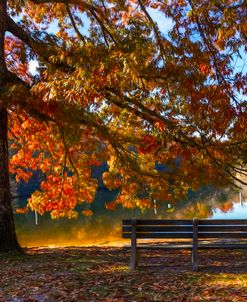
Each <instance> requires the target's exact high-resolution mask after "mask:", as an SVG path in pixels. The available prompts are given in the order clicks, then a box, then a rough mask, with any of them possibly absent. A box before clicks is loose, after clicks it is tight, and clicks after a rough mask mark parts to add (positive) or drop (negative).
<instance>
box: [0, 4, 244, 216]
mask: <svg viewBox="0 0 247 302" xmlns="http://www.w3.org/2000/svg"><path fill="white" fill-rule="evenodd" d="M8 5H9V17H8V18H9V20H11V22H10V21H9V24H10V25H9V28H8V32H9V34H8V35H6V38H5V62H6V64H7V68H8V70H9V71H10V72H11V73H12V75H14V76H15V80H10V81H9V82H8V83H7V84H6V87H5V89H4V91H2V95H1V97H0V99H1V104H2V105H3V106H5V107H7V108H8V112H9V117H10V127H9V142H10V148H11V154H12V156H11V161H10V171H11V173H13V174H14V175H15V176H16V179H17V180H24V181H28V180H29V179H30V177H31V176H32V173H33V171H35V170H39V171H42V173H43V174H44V176H45V178H44V180H43V181H42V183H41V190H39V191H37V192H35V193H34V194H33V195H32V197H31V198H30V199H29V200H28V204H27V207H28V208H30V209H32V210H37V211H38V212H39V213H40V214H43V213H45V212H46V211H48V212H50V213H51V216H52V217H53V218H57V217H64V216H66V217H69V218H72V217H76V216H77V215H78V213H77V212H76V211H75V207H76V205H78V204H80V203H83V202H86V203H90V202H92V201H93V199H94V194H95V191H96V189H97V182H96V180H95V179H93V178H92V177H91V167H92V166H94V165H100V164H101V163H103V162H105V161H107V163H108V166H109V171H108V172H105V173H104V175H103V181H104V183H105V185H106V186H107V187H108V188H110V189H116V188H119V190H120V192H119V195H118V197H117V199H116V201H114V202H113V203H111V204H108V206H107V207H108V208H109V209H114V208H116V206H117V204H122V205H123V206H124V207H128V208H130V207H136V206H139V207H151V206H152V200H153V199H158V200H166V201H167V200H169V201H176V200H179V199H181V198H183V197H184V196H185V195H186V194H187V192H188V189H193V190H196V189H197V188H199V187H200V186H201V185H206V184H214V185H216V186H225V185H234V184H235V185H236V182H235V180H236V179H238V175H239V174H241V173H243V174H246V173H247V170H246V161H247V156H246V154H247V140H246V138H247V136H246V135H247V111H246V104H247V102H246V98H245V94H246V91H247V87H246V83H247V76H246V66H244V59H243V58H244V56H246V37H247V31H246V28H247V23H246V13H247V6H246V2H245V1H230V0H224V1H202V0H199V1H198V0H197V1H194V0H187V1H186V0H184V1H181V0H174V1H158V0H125V1H120V0H111V1H108V0H103V1H98V0H95V1H83V0H82V1H73V0H68V1H66V2H65V1H59V0H57V1H49V0H30V1H25V2H19V1H15V0H13V1H9V2H8ZM157 16H159V17H157ZM157 18H158V19H157ZM167 20H169V22H170V24H171V26H170V28H169V30H167V29H166V28H165V26H162V22H165V21H167ZM51 32H52V33H51ZM31 59H32V60H34V59H35V60H38V62H39V65H40V68H39V70H38V73H37V74H36V75H31V74H30V72H29V70H28V62H29V61H30V60H31ZM14 76H13V77H14ZM240 183H241V180H240ZM238 184H239V183H238ZM83 214H84V215H91V214H92V213H91V212H90V210H85V211H84V212H83Z"/></svg>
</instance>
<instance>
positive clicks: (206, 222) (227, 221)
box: [198, 219, 247, 225]
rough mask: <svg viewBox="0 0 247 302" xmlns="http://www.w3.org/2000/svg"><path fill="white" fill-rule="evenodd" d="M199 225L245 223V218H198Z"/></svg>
mask: <svg viewBox="0 0 247 302" xmlns="http://www.w3.org/2000/svg"><path fill="white" fill-rule="evenodd" d="M198 223H199V225H241V224H242V225H247V219H212V220H208V219H199V220H198Z"/></svg>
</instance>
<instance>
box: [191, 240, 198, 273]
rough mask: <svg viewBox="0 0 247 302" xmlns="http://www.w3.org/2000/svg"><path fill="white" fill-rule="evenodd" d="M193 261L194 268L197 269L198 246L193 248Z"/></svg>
mask: <svg viewBox="0 0 247 302" xmlns="http://www.w3.org/2000/svg"><path fill="white" fill-rule="evenodd" d="M191 258H192V259H191V262H192V270H193V271H197V268H198V249H197V248H194V246H193V248H192V253H191Z"/></svg>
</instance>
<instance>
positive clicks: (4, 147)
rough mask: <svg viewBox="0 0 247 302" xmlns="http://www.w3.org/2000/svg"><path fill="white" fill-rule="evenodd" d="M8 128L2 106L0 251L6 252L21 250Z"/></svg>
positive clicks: (5, 113) (0, 137)
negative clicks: (14, 202)
mask: <svg viewBox="0 0 247 302" xmlns="http://www.w3.org/2000/svg"><path fill="white" fill-rule="evenodd" d="M7 129H8V114H7V110H6V109H5V108H0V251H6V252H8V251H15V250H19V251H20V250H21V249H20V246H19V244H18V241H17V238H16V233H15V225H14V220H13V213H12V207H11V195H10V183H9V160H8V137H7Z"/></svg>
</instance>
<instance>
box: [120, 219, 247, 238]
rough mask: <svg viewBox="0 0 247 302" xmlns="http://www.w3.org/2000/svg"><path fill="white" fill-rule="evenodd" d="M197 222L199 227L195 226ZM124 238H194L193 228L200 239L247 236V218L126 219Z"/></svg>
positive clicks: (124, 222)
mask: <svg viewBox="0 0 247 302" xmlns="http://www.w3.org/2000/svg"><path fill="white" fill-rule="evenodd" d="M195 224H197V227H196V228H195V227H194V226H195ZM122 230H123V233H122V237H123V238H131V234H132V232H133V231H135V236H136V238H146V239H154V238H157V239H162V238H164V239H165V238H174V239H175V238H181V239H184V238H191V239H192V238H193V230H197V231H198V239H204V238H247V219H246V220H245V219H234V220H230V219H214V220H207V219H198V220H197V219H194V220H186V219H185V220H163V219H150V220H148V219H125V220H123V229H122Z"/></svg>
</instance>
